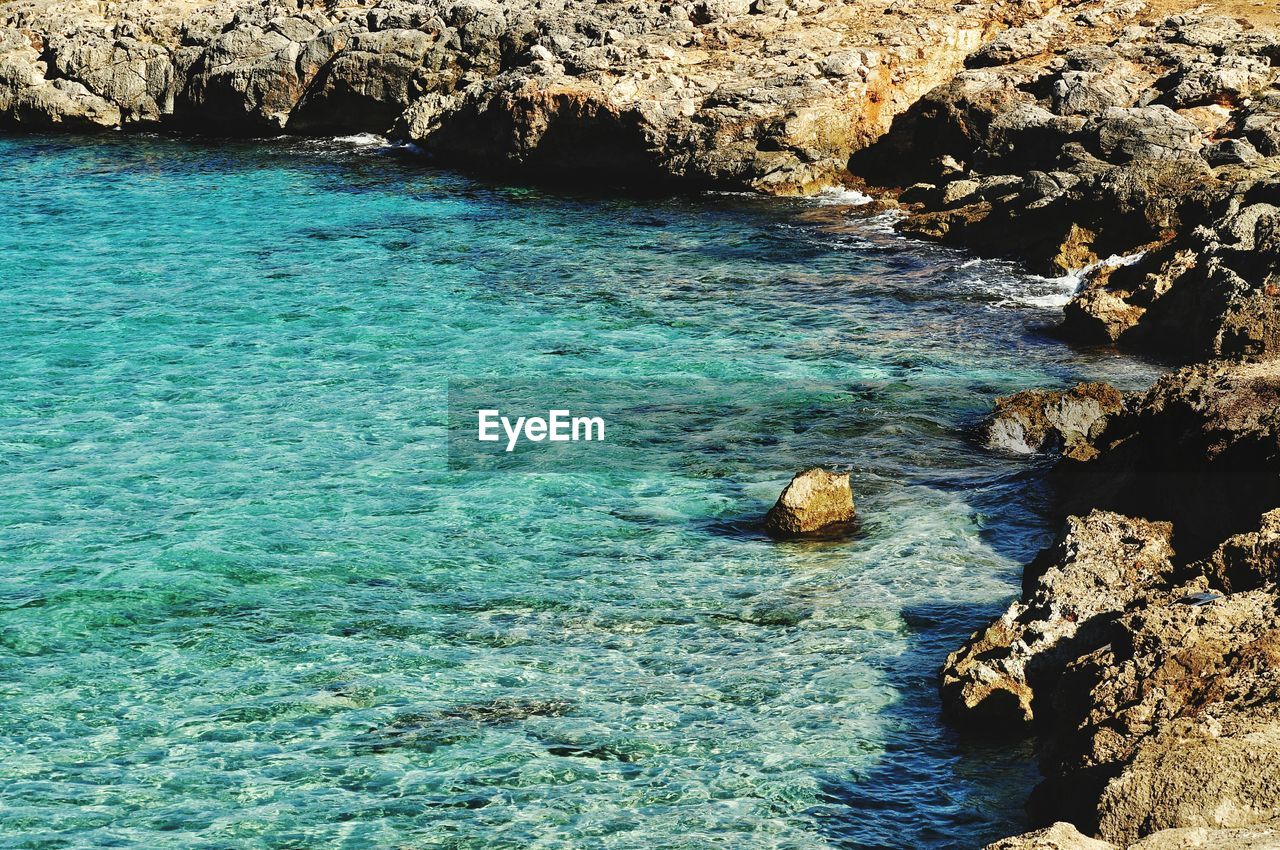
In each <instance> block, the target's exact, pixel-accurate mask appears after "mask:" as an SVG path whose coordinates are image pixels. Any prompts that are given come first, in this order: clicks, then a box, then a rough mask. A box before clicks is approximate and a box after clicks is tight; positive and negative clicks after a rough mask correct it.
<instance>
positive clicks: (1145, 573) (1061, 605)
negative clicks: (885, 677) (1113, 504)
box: [943, 512, 1280, 847]
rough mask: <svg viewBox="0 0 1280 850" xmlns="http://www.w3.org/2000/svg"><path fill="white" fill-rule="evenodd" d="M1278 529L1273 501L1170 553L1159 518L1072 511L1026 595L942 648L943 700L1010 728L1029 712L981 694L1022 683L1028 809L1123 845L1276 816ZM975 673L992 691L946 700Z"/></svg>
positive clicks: (1279, 799)
mask: <svg viewBox="0 0 1280 850" xmlns="http://www.w3.org/2000/svg"><path fill="white" fill-rule="evenodd" d="M1277 539H1280V512H1272V513H1268V514H1267V515H1265V516H1264V517H1263V518H1262V519H1261V521H1260V523H1259V525H1258V527H1257V528H1255V529H1254V530H1253V531H1251V532H1248V533H1245V534H1242V535H1238V536H1236V537H1233V538H1231V539H1230V540H1228V541H1226V542H1224V543H1223V545H1222V546H1220V547H1219V548H1218V549H1217V550H1215V551H1214V552H1213V553H1211V555H1210V556H1209V557H1207V558H1205V559H1203V560H1202V561H1199V562H1196V563H1193V564H1189V565H1183V566H1181V567H1179V566H1177V565H1176V564H1175V563H1174V561H1175V559H1174V557H1173V552H1172V550H1171V549H1170V548H1169V527H1168V526H1167V524H1166V525H1159V524H1153V523H1148V522H1145V521H1143V520H1137V519H1133V518H1126V517H1121V516H1118V515H1115V514H1107V513H1103V512H1094V513H1092V514H1090V515H1089V516H1088V517H1085V518H1083V519H1081V518H1073V519H1072V521H1071V523H1070V524H1069V527H1068V531H1067V533H1066V534H1065V535H1064V537H1063V539H1062V541H1061V542H1060V543H1059V544H1058V546H1057V547H1055V548H1054V549H1051V550H1048V551H1047V552H1046V553H1045V555H1042V557H1041V558H1040V559H1038V563H1037V564H1036V565H1033V567H1032V568H1029V569H1028V582H1027V586H1026V587H1025V588H1024V592H1023V596H1022V600H1021V601H1020V602H1018V603H1015V604H1014V605H1013V606H1012V607H1011V608H1010V610H1009V612H1008V613H1006V615H1004V616H1003V617H1001V619H1000V620H998V621H997V622H996V623H994V624H993V625H992V626H991V627H989V628H988V629H987V630H985V631H982V632H979V633H977V634H976V635H974V637H973V638H972V639H971V640H970V642H969V644H967V645H966V647H965V648H964V649H962V650H960V651H959V652H957V653H956V654H954V655H953V656H952V657H951V658H950V659H949V660H948V665H947V667H946V668H945V669H944V672H943V694H944V699H948V703H947V707H948V709H949V710H950V711H951V712H953V713H958V714H960V715H961V716H962V717H964V718H965V719H966V720H968V721H970V722H973V721H980V722H985V721H986V720H993V721H995V722H996V724H998V725H996V726H994V727H993V728H997V729H1006V730H1007V729H1009V728H1011V724H1016V723H1018V722H1020V721H1022V720H1029V719H1030V718H1031V712H1030V711H1028V712H1027V713H1026V714H1023V715H1019V714H1017V713H1016V712H1015V713H1009V712H1005V713H1003V714H1001V715H998V716H997V715H992V714H990V709H991V705H990V702H989V701H990V700H992V699H993V697H992V696H991V695H992V694H998V693H1006V694H1018V695H1020V696H1025V702H1024V703H1022V704H1023V705H1026V706H1027V707H1028V708H1030V707H1031V706H1034V714H1035V719H1036V720H1037V722H1038V725H1039V727H1040V730H1041V732H1042V735H1043V743H1042V754H1041V761H1042V767H1043V770H1044V772H1045V775H1046V777H1047V779H1046V780H1045V782H1044V783H1042V785H1041V786H1040V787H1039V788H1038V789H1037V792H1036V795H1035V797H1034V798H1033V808H1034V809H1035V810H1036V811H1037V812H1038V813H1039V814H1040V815H1041V816H1043V817H1044V818H1045V819H1063V820H1067V821H1069V822H1071V823H1072V824H1074V826H1076V827H1078V828H1079V829H1080V830H1082V831H1083V832H1085V833H1088V834H1093V835H1096V836H1098V837H1100V838H1102V839H1104V840H1106V841H1109V842H1112V843H1114V844H1115V845H1117V846H1119V847H1127V846H1129V845H1130V844H1132V843H1133V842H1136V841H1138V840H1139V839H1141V838H1143V837H1144V836H1148V835H1151V834H1153V833H1159V832H1161V831H1162V830H1183V829H1189V828H1203V829H1205V830H1210V831H1215V830H1237V829H1242V828H1248V827H1254V826H1257V825H1260V824H1268V823H1270V822H1272V821H1275V820H1276V819H1277V818H1280V587H1277V585H1276V584H1275V583H1274V580H1273V570H1274V569H1275V565H1274V562H1272V561H1270V559H1269V555H1268V553H1269V552H1270V551H1272V547H1274V546H1276V545H1277V544H1276V541H1277ZM1046 564H1048V566H1047V567H1046V566H1045V565H1046ZM1224 576H1235V577H1236V580H1235V581H1236V583H1235V584H1234V585H1231V586H1228V585H1229V584H1230V582H1229V581H1224ZM1232 587H1234V588H1236V589H1234V590H1233V589H1232ZM1241 588H1244V589H1241ZM1031 612H1036V613H1035V614H1032V613H1031ZM993 636H994V637H993ZM977 683H982V684H983V685H984V686H985V687H986V692H985V693H986V694H987V696H986V699H987V700H988V702H987V703H984V702H983V701H965V700H963V699H960V700H956V699H955V697H956V696H957V695H960V694H962V693H964V688H965V687H966V686H967V687H968V693H970V694H976V693H977V692H978V691H977V689H976V687H975V685H976V684H977ZM957 685H959V687H957ZM949 689H950V690H949ZM1005 702H1006V703H1007V704H1009V705H1012V704H1013V701H1012V700H1008V699H1006V700H1005ZM1268 834H1270V833H1268ZM1068 835H1069V833H1068ZM1202 838H1203V839H1204V840H1206V841H1208V840H1210V839H1211V838H1212V840H1225V839H1223V837H1222V836H1221V835H1219V836H1217V837H1213V836H1211V835H1208V834H1206V835H1204V836H1202ZM1166 839H1167V841H1170V842H1171V841H1173V840H1174V836H1167V837H1166ZM1036 840H1043V839H1040V838H1037V839H1036ZM1008 846H1010V847H1017V846H1037V845H1035V844H1029V845H1028V844H1023V845H1018V844H1011V845H1008ZM1048 846H1053V845H1051V844H1050V845H1048ZM1068 846H1069V845H1068ZM1143 846H1147V845H1143ZM1150 846H1162V845H1161V844H1160V843H1158V842H1154V841H1153V842H1152V843H1151V845H1150ZM1164 846H1177V845H1176V844H1173V845H1170V844H1167V843H1166V844H1165V845H1164Z"/></svg>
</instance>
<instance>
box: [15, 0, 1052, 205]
mask: <svg viewBox="0 0 1280 850" xmlns="http://www.w3.org/2000/svg"><path fill="white" fill-rule="evenodd" d="M1051 5H1052V2H1051V0H1040V2H1038V3H1030V2H1028V3H1018V4H1004V3H997V2H991V0H980V2H976V3H966V4H958V5H957V4H951V3H947V2H942V0H910V2H906V0H863V2H858V3H829V4H823V3H813V2H803V0H759V2H755V3H751V2H748V0H697V2H687V3H686V2H671V3H661V4H660V3H632V2H621V0H609V1H608V2H596V0H550V1H549V0H516V2H502V3H498V2H493V0H210V2H200V0H160V2H154V0H120V1H119V2H112V3H85V2H79V0H11V2H4V3H0V126H2V125H18V126H23V127H30V128H53V127H75V128H83V127H99V128H110V127H117V126H123V127H142V128H153V127H175V128H194V129H198V130H203V131H207V132H214V133H220V134H238V135H276V134H279V133H282V132H284V133H358V132H374V133H391V134H393V135H394V136H396V137H397V138H399V139H402V140H405V141H409V142H413V143H415V144H417V145H418V146H419V147H420V148H421V149H423V150H424V151H426V152H427V153H429V154H430V155H432V156H434V157H436V158H437V159H439V160H442V161H448V162H453V163H460V164H465V165H472V166H476V167H481V168H484V169H485V170H486V171H487V172H490V173H492V172H494V171H498V170H502V169H518V170H520V171H521V172H522V173H528V174H536V175H552V176H558V177H570V178H573V179H578V180H589V179H593V178H597V177H602V176H603V177H607V178H610V179H618V180H623V179H625V180H628V181H631V182H635V183H642V184H644V185H646V186H647V185H651V184H652V183H653V181H654V180H655V179H657V180H665V181H672V182H681V183H686V184H692V185H695V186H725V187H733V188H753V189H757V190H760V191H765V192H772V193H778V194H794V193H798V192H809V191H813V190H815V189H817V188H821V187H822V186H825V185H831V184H833V183H838V182H840V181H841V180H843V179H845V178H846V177H847V174H848V172H847V169H846V163H847V160H848V157H849V155H850V153H852V152H853V151H854V150H857V149H859V148H861V147H863V146H865V145H866V144H868V143H870V142H871V141H872V140H873V139H875V138H876V137H877V136H879V135H880V134H881V133H883V132H884V130H885V129H887V127H888V124H889V121H890V120H891V119H892V117H893V116H894V115H895V114H897V113H898V112H901V111H902V110H903V109H905V108H906V107H907V106H908V105H909V104H910V103H911V102H912V101H913V100H915V99H916V98H917V97H919V96H920V95H921V94H922V93H923V92H924V91H926V90H928V89H929V88H931V87H932V86H934V85H936V84H937V83H939V82H941V81H942V80H944V79H945V78H946V77H947V76H948V75H950V74H951V73H954V72H955V71H956V70H957V69H959V68H960V67H961V65H962V63H963V61H964V58H965V56H966V55H967V54H968V53H969V52H971V51H972V50H973V49H975V48H976V47H977V46H978V45H979V44H981V43H982V41H984V40H985V39H988V38H990V37H991V36H993V35H995V34H996V33H998V32H1000V31H1001V30H1002V29H1004V28H1006V27H1008V26H1010V25H1016V24H1021V23H1023V22H1024V21H1026V20H1028V19H1030V18H1031V17H1034V16H1035V15H1037V14H1039V13H1041V12H1042V11H1043V8H1044V7H1047V6H1051ZM908 8H909V10H910V12H909V16H907V17H905V18H904V17H902V16H901V14H903V13H906V10H907V9H908Z"/></svg>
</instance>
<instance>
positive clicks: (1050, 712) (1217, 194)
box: [0, 0, 1280, 850]
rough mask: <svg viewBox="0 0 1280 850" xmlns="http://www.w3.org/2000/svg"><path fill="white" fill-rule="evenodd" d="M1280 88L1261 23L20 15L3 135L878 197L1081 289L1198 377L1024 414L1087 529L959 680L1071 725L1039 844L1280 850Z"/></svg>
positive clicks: (1279, 54) (1091, 5)
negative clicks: (352, 139) (320, 139)
mask: <svg viewBox="0 0 1280 850" xmlns="http://www.w3.org/2000/svg"><path fill="white" fill-rule="evenodd" d="M1278 76H1280V28H1278V19H1277V9H1276V7H1275V6H1274V4H1263V3H1258V4H1256V5H1255V3H1254V2H1252V0H1215V2H1213V3H1211V4H1209V5H1208V6H1204V7H1198V8H1196V9H1190V8H1188V4H1184V5H1177V4H1176V3H1174V4H1171V3H1168V2H1164V0H1149V1H1148V0H1113V1H1112V2H1083V3H1076V2H1065V3H1057V2H1054V0H968V1H966V0H961V2H954V0H947V2H943V1H942V0H845V2H823V0H687V1H686V0H671V1H670V2H661V3H659V2H608V1H607V0H601V1H600V2H597V0H518V2H502V3H499V2H490V1H489V0H420V2H408V0H368V2H352V0H327V2H313V0H290V2H285V0H213V2H202V1H201V0H106V1H105V2H99V1H98V0H17V2H8V3H0V128H5V129H10V130H12V129H18V130H22V129H33V130H50V129H66V130H73V131H94V130H109V129H114V128H125V129H130V128H136V129H151V130H155V129H172V130H181V131H197V132H207V133H214V134H220V135H241V136H272V135H279V134H282V133H284V134H328V135H333V134H344V133H359V132H376V133H386V134H389V135H390V136H392V137H393V138H397V139H400V140H403V141H406V142H412V143H414V144H416V145H418V146H419V147H420V148H421V149H422V150H423V151H425V152H426V153H427V154H429V155H431V156H433V157H435V158H436V159H437V160H439V161H441V162H444V163H450V164H457V165H461V166H470V167H475V168H480V169H483V170H485V171H486V172H489V173H493V172H498V171H503V170H514V171H518V172H519V173H520V174H527V175H530V176H539V177H542V176H556V177H571V178H573V179H577V180H594V181H599V180H602V179H603V180H615V181H626V182H632V183H636V182H639V183H643V184H645V185H650V186H651V185H655V184H664V183H665V184H667V185H675V186H687V187H691V188H711V187H715V188H730V189H747V190H754V191H761V192H768V193H773V194H805V193H810V192H813V191H816V190H818V189H820V188H823V187H826V186H833V185H849V186H857V187H861V188H863V189H865V190H867V191H868V192H871V193H872V194H874V195H875V196H876V197H877V198H878V199H879V201H880V206H890V205H897V206H899V207H900V208H901V209H902V211H903V213H904V215H903V218H902V220H901V222H900V227H901V228H902V229H903V230H904V231H905V232H908V233H911V234H915V235H919V236H924V237H928V238H933V239H940V240H943V241H946V242H950V243H953V244H958V245H964V246H967V247H969V248H971V249H973V250H975V251H977V252H979V253H984V254H988V255H1005V256H1013V257H1016V258H1018V259H1021V260H1023V261H1024V262H1026V263H1027V264H1028V265H1029V266H1030V268H1032V269H1033V270H1035V271H1039V272H1042V273H1046V274H1054V275H1057V274H1062V273H1065V272H1073V273H1080V274H1081V275H1082V279H1083V284H1082V286H1081V289H1080V292H1079V293H1078V294H1077V295H1076V297H1075V298H1074V299H1073V300H1072V302H1071V303H1070V304H1069V305H1068V306H1067V308H1066V311H1065V316H1064V321H1063V324H1062V328H1061V332H1062V334H1063V335H1064V336H1066V337H1067V338H1069V339H1073V340H1077V341H1081V342H1087V343H1102V344H1116V345H1120V346H1125V347H1129V348H1132V349H1136V350H1141V351H1148V352H1158V353H1160V354H1162V355H1164V356H1169V357H1175V358H1178V359H1179V360H1180V361H1182V362H1186V363H1190V364H1191V365H1188V366H1185V367H1184V368H1182V369H1179V370H1176V371H1173V372H1171V373H1170V374H1168V375H1166V376H1165V377H1163V378H1162V379H1161V380H1160V381H1158V382H1157V383H1156V384H1155V386H1154V387H1152V388H1151V389H1150V390H1148V391H1147V392H1145V393H1136V394H1130V395H1124V394H1121V393H1119V392H1117V391H1116V390H1114V389H1112V388H1110V387H1106V386H1104V385H1084V386H1080V387H1076V388H1074V389H1066V390H1053V391H1046V392H1039V391H1027V392H1025V393H1020V394H1018V395H1016V396H1014V397H1011V398H1008V399H1003V400H1001V401H1000V403H999V404H998V406H997V408H996V411H995V413H994V414H993V415H992V418H991V421H990V422H989V423H988V426H987V427H986V429H985V432H984V439H985V440H986V441H987V443H988V444H989V445H990V446H991V447H992V448H993V450H1009V451H1016V452H1021V453H1031V452H1045V451H1047V452H1055V453H1057V454H1058V456H1059V460H1058V461H1057V465H1056V468H1055V470H1054V473H1053V475H1054V476H1055V479H1056V480H1057V482H1058V484H1059V489H1060V492H1061V494H1062V496H1063V507H1064V516H1067V519H1066V523H1065V529H1064V532H1063V534H1062V536H1061V538H1060V539H1059V541H1058V542H1057V543H1056V544H1055V545H1054V546H1052V547H1050V548H1049V549H1048V550H1046V551H1045V552H1044V553H1042V554H1041V555H1040V556H1039V557H1037V558H1036V560H1035V561H1034V562H1033V563H1032V564H1031V565H1029V566H1028V567H1027V570H1026V573H1025V577H1024V582H1023V590H1022V595H1021V598H1020V599H1019V600H1018V601H1017V602H1015V603H1014V604H1013V605H1012V606H1011V607H1010V608H1009V609H1008V611H1007V612H1006V613H1005V614H1004V615H1003V616H1001V617H1000V618H999V619H997V620H996V621H995V622H994V623H992V624H991V625H990V626H988V627H987V628H985V629H982V630H980V631H979V632H978V633H976V634H975V635H974V636H973V637H972V638H971V639H970V640H969V642H968V643H967V644H966V645H965V646H963V647H962V648H960V649H959V650H957V651H956V652H955V653H954V654H953V655H952V656H951V657H950V658H949V659H948V661H947V664H946V666H945V669H944V670H943V672H942V693H943V700H944V704H945V706H946V710H947V713H948V715H949V716H950V717H951V718H952V720H953V721H954V722H956V723H958V724H962V725H965V726H969V727H975V728H981V729H986V730H989V731H991V730H996V731H1005V732H1007V731H1009V730H1014V729H1016V730H1022V731H1026V732H1034V733H1036V734H1038V735H1039V739H1040V741H1041V747H1040V752H1041V756H1040V757H1041V764H1042V767H1043V771H1044V775H1045V777H1046V778H1045V780H1044V782H1043V783H1042V785H1041V786H1040V788H1039V789H1038V790H1037V792H1036V793H1035V795H1034V797H1033V799H1032V809H1033V811H1034V814H1035V817H1036V818H1037V819H1038V820H1040V821H1042V822H1043V823H1046V824H1048V823H1053V822H1055V821H1057V823H1055V824H1054V825H1053V826H1050V827H1048V828H1047V829H1044V830H1042V831H1040V832H1036V833H1032V834H1029V835H1027V836H1022V837H1018V838H1011V839H1006V840H1005V841H1002V842H999V843H997V844H996V845H993V846H994V847H998V848H1008V849H1009V850H1013V848H1117V847H1131V848H1144V850H1155V849H1156V848H1174V847H1177V848H1189V847H1203V848H1209V847H1213V848H1227V847H1232V848H1243V847H1256V848H1262V847H1278V846H1280V510H1277V509H1280V360H1273V359H1271V358H1273V357H1276V356H1277V355H1280V350H1278V349H1280V310H1278V309H1277V305H1278V304H1280V85H1278V84H1277V78H1278ZM841 504H842V505H843V502H842V503H841ZM848 509H849V511H850V512H851V511H852V501H851V500H850V504H849V505H848ZM1089 836H1094V837H1089Z"/></svg>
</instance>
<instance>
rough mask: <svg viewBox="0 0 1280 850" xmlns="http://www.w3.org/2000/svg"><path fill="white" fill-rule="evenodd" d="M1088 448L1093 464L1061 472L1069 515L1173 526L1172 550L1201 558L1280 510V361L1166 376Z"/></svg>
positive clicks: (1069, 464) (1217, 364)
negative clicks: (1100, 511)
mask: <svg viewBox="0 0 1280 850" xmlns="http://www.w3.org/2000/svg"><path fill="white" fill-rule="evenodd" d="M1093 446H1094V448H1095V449H1096V452H1097V454H1096V457H1094V458H1093V459H1089V460H1086V461H1084V462H1074V461H1072V460H1070V459H1068V460H1067V461H1066V462H1065V463H1064V464H1063V465H1062V467H1061V474H1062V481H1063V487H1064V490H1065V498H1066V501H1067V506H1068V509H1069V510H1071V511H1073V512H1078V511H1081V510H1087V509H1089V508H1093V507H1105V508H1109V509H1112V510H1116V511H1119V512H1121V513H1126V514H1131V515H1135V516H1142V517H1147V518H1149V519H1153V520H1168V521H1172V522H1173V523H1174V528H1175V540H1176V541H1177V543H1176V546H1177V549H1178V551H1179V552H1180V553H1181V554H1182V555H1183V556H1184V557H1186V558H1198V557H1201V556H1202V555H1204V554H1205V553H1207V552H1208V551H1209V550H1211V549H1212V548H1213V547H1214V546H1216V545H1217V544H1218V543H1219V542H1221V541H1222V540H1224V539H1225V538H1226V537H1227V536H1229V535H1232V534H1236V533H1240V532H1243V531H1246V530H1249V529H1250V528H1252V527H1256V522H1257V518H1258V517H1259V516H1260V515H1261V514H1262V513H1263V512H1265V511H1268V510H1270V509H1272V508H1274V507H1276V506H1278V505H1280V361H1274V360H1273V361H1262V362H1246V363H1230V362H1225V361H1213V362H1209V363H1203V364H1198V365H1195V366H1188V367H1185V368H1183V369H1180V370H1177V371H1175V372H1172V373H1169V374H1167V375H1165V376H1163V377H1161V378H1160V379H1159V380H1158V381H1156V383H1155V384H1154V386H1152V388H1151V389H1150V390H1148V391H1147V392H1146V393H1143V394H1140V395H1137V396H1135V397H1134V399H1133V400H1132V401H1131V402H1130V403H1129V404H1128V405H1127V406H1126V408H1125V410H1123V411H1122V412H1120V413H1118V414H1117V415H1115V416H1113V417H1111V418H1110V420H1109V421H1108V424H1107V427H1106V428H1105V429H1104V430H1103V431H1102V433H1101V434H1100V435H1098V437H1097V438H1096V439H1095V440H1094V441H1093Z"/></svg>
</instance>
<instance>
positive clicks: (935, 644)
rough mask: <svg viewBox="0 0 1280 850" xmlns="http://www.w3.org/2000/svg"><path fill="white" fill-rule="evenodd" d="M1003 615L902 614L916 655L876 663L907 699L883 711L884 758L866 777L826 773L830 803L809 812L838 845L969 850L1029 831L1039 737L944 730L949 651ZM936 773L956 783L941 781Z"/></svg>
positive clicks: (974, 610) (937, 610) (941, 610)
mask: <svg viewBox="0 0 1280 850" xmlns="http://www.w3.org/2000/svg"><path fill="white" fill-rule="evenodd" d="M996 611H997V609H996V608H994V607H989V606H972V605H946V604H937V605H920V606H915V607H913V608H910V609H904V610H903V611H902V617H903V619H904V621H905V622H906V623H907V625H908V627H909V628H910V629H911V630H912V634H913V641H912V646H911V649H910V650H909V651H908V652H906V653H904V654H902V655H898V656H894V657H891V658H886V659H884V660H883V661H882V663H880V664H879V665H877V666H878V667H880V668H881V669H882V671H883V675H884V676H885V678H886V680H887V682H888V683H889V684H890V685H891V686H892V687H893V688H894V689H895V690H897V691H898V692H899V693H900V694H902V695H903V696H902V698H901V699H900V700H899V701H898V702H897V703H895V704H894V705H893V706H891V707H890V708H888V709H886V711H885V722H886V728H887V729H888V730H889V731H888V734H887V739H886V743H885V752H884V755H883V757H882V758H881V760H880V761H879V762H878V763H877V764H876V765H875V766H874V767H872V768H871V769H870V770H867V771H865V772H863V773H859V774H857V775H851V776H828V777H825V779H824V781H823V802H822V804H820V805H819V806H816V807H814V809H812V810H811V811H810V815H811V816H812V817H813V818H814V820H815V821H816V822H817V824H818V829H819V831H820V832H821V833H822V835H823V836H824V838H826V840H827V841H829V842H830V843H831V845H832V846H833V847H839V848H844V850H902V848H906V847H928V848H940V849H941V848H955V850H960V848H966V849H967V850H971V848H975V847H981V846H983V845H984V844H986V843H987V842H989V841H993V840H996V839H997V838H1001V837H1003V836H1006V835H1012V834H1016V833H1018V832H1022V831H1024V830H1025V829H1027V828H1028V826H1027V818H1026V815H1025V811H1024V805H1025V801H1026V799H1027V795H1028V794H1029V793H1030V791H1031V787H1032V786H1033V785H1034V784H1035V781H1036V779H1037V774H1036V770H1035V767H1034V763H1033V758H1032V756H1033V744H1032V741H1031V740H1029V739H1023V740H1015V741H1009V740H992V739H983V738H975V737H973V736H971V735H962V734H960V733H959V732H957V731H956V730H955V729H952V728H950V727H948V726H946V725H945V724H944V722H943V720H942V716H941V705H940V702H939V698H938V691H937V671H938V669H939V668H940V667H941V665H942V662H943V660H944V659H945V658H946V655H947V653H948V652H950V651H951V650H953V649H954V648H955V647H957V646H958V645H959V644H960V642H961V641H962V640H964V638H965V637H967V636H968V634H969V633H970V631H971V629H972V628H973V627H974V626H975V625H976V624H977V623H979V622H981V621H982V620H983V619H984V618H986V617H988V616H991V615H994V614H995V613H996ZM938 776H950V777H953V781H949V782H947V783H946V784H945V785H942V784H938V783H937V782H936V777H938ZM931 783H932V784H931Z"/></svg>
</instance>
